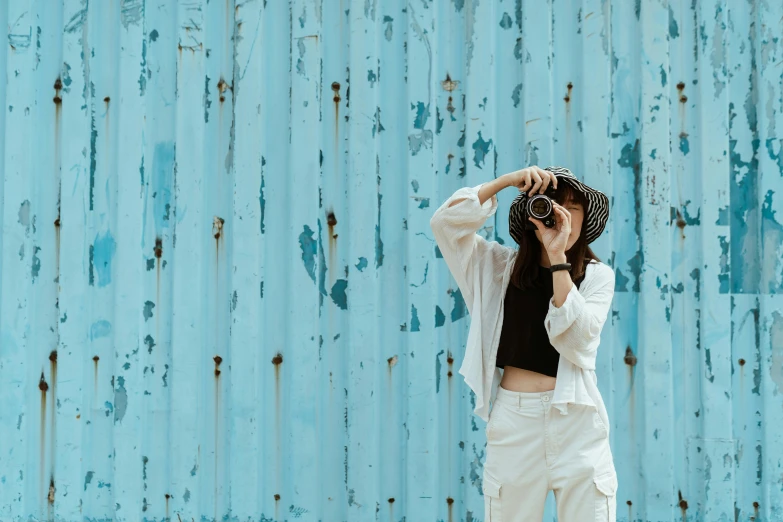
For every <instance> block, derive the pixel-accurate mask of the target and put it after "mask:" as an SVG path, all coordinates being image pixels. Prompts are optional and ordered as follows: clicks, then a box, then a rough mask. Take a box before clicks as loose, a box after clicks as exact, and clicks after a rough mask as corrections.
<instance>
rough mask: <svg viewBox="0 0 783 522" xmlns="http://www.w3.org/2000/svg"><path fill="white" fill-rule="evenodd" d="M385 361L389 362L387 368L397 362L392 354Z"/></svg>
mask: <svg viewBox="0 0 783 522" xmlns="http://www.w3.org/2000/svg"><path fill="white" fill-rule="evenodd" d="M386 362H387V363H389V368H391V367H393V366H394V365H395V364H397V356H396V355H393V356H391V357H389V358H388V359H386Z"/></svg>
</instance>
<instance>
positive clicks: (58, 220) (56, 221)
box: [54, 217, 60, 228]
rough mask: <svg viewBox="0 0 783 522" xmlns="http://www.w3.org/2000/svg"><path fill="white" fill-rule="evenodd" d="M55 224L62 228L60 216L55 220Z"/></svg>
mask: <svg viewBox="0 0 783 522" xmlns="http://www.w3.org/2000/svg"><path fill="white" fill-rule="evenodd" d="M54 226H56V227H57V228H60V218H59V217H58V218H57V219H55V220H54Z"/></svg>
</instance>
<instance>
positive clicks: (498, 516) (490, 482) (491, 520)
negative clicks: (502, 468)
mask: <svg viewBox="0 0 783 522" xmlns="http://www.w3.org/2000/svg"><path fill="white" fill-rule="evenodd" d="M483 484H484V486H483V487H484V521H485V522H502V521H503V513H502V500H501V497H500V495H501V492H500V490H501V489H502V488H501V485H500V482H498V481H497V479H495V478H494V477H493V476H492V475H489V474H488V473H487V472H486V471H485V472H484V481H483Z"/></svg>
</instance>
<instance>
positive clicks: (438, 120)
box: [435, 106, 443, 134]
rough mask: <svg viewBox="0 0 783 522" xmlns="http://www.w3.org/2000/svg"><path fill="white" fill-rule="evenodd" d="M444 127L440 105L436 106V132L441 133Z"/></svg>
mask: <svg viewBox="0 0 783 522" xmlns="http://www.w3.org/2000/svg"><path fill="white" fill-rule="evenodd" d="M442 128H443V118H441V117H440V107H437V106H436V107H435V134H440V130H441V129H442Z"/></svg>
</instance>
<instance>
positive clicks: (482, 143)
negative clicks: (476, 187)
mask: <svg viewBox="0 0 783 522" xmlns="http://www.w3.org/2000/svg"><path fill="white" fill-rule="evenodd" d="M490 148H492V140H491V139H490V140H489V141H486V140H484V138H483V137H482V136H481V131H479V132H478V138H477V139H476V141H474V142H473V163H474V164H475V165H476V167H477V168H481V165H483V164H484V161H485V159H486V157H487V154H489V149H490Z"/></svg>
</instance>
